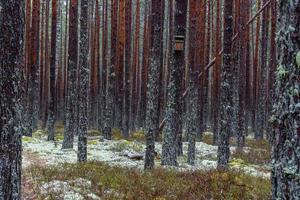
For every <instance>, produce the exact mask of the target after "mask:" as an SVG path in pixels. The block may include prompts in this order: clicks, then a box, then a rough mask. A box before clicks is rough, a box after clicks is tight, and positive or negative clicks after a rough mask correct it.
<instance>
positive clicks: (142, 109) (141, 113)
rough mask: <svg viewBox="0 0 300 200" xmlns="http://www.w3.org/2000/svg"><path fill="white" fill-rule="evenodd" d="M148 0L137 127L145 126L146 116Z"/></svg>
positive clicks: (146, 4)
mask: <svg viewBox="0 0 300 200" xmlns="http://www.w3.org/2000/svg"><path fill="white" fill-rule="evenodd" d="M149 18H150V16H149V2H146V3H145V20H144V21H145V23H144V33H143V35H144V36H143V37H144V38H143V60H142V66H141V67H142V75H141V77H142V81H141V94H140V98H139V103H138V118H139V128H140V127H143V128H145V118H146V99H147V83H148V70H149V60H148V57H149V45H150V41H149V39H150V38H149V33H150V25H149V21H150V20H149Z"/></svg>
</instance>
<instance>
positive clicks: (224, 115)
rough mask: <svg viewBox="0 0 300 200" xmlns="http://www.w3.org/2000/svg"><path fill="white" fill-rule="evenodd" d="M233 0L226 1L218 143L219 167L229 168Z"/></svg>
mask: <svg viewBox="0 0 300 200" xmlns="http://www.w3.org/2000/svg"><path fill="white" fill-rule="evenodd" d="M232 13H233V0H225V2H224V34H223V48H224V51H223V66H222V74H221V96H220V97H221V99H220V103H221V106H220V130H219V136H218V139H219V145H218V167H219V168H225V169H226V168H227V167H228V162H229V155H230V150H229V137H230V132H231V126H232V122H231V119H232V118H233V116H232V115H233V95H234V92H233V79H234V68H233V67H232V63H231V61H232V53H231V48H232V37H233V29H232V24H233V23H232V21H233V16H232Z"/></svg>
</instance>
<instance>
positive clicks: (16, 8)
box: [0, 0, 25, 200]
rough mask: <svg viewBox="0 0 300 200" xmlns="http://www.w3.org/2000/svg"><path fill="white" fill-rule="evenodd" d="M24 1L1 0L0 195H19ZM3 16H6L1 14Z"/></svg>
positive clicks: (3, 196)
mask: <svg viewBox="0 0 300 200" xmlns="http://www.w3.org/2000/svg"><path fill="white" fill-rule="evenodd" d="M24 7H25V2H24V1H20V0H9V1H1V2H0V8H1V9H0V17H1V19H0V33H1V34H0V44H1V45H0V91H1V92H0V110H1V111H0V199H3V200H4V199H5V200H6V199H9V200H18V199H21V159H22V158H21V116H20V115H21V114H22V107H21V105H22V104H21V96H22V88H21V76H22V70H23V65H24V58H23V45H24V44H23V34H24ZM2 16H5V18H2Z"/></svg>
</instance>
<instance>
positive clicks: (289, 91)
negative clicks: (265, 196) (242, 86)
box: [271, 0, 300, 200]
mask: <svg viewBox="0 0 300 200" xmlns="http://www.w3.org/2000/svg"><path fill="white" fill-rule="evenodd" d="M278 10H279V13H278V21H277V22H278V26H277V27H278V29H277V30H278V33H277V50H278V57H277V62H278V66H277V73H276V74H277V77H276V92H275V94H276V100H275V102H276V103H275V106H274V107H273V108H274V109H273V111H274V112H273V116H272V118H271V119H272V122H273V125H274V126H273V134H274V135H273V137H274V138H273V148H272V178H271V179H272V186H273V188H272V199H284V200H287V199H299V197H300V181H299V180H300V148H299V147H300V96H299V85H300V79H299V77H300V1H299V0H290V1H286V0H280V1H278Z"/></svg>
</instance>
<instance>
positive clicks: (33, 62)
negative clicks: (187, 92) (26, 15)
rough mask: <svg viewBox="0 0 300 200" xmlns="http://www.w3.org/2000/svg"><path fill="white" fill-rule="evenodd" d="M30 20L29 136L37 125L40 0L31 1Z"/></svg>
mask: <svg viewBox="0 0 300 200" xmlns="http://www.w3.org/2000/svg"><path fill="white" fill-rule="evenodd" d="M32 5H33V6H32V7H33V10H32V22H31V26H32V28H31V37H30V39H31V57H30V66H29V68H30V69H29V79H28V81H29V84H28V102H27V103H28V112H29V127H28V128H29V130H28V133H27V134H26V135H28V136H31V135H32V132H33V129H35V128H36V126H37V119H38V84H37V83H38V67H39V59H38V55H39V30H40V29H39V24H40V20H39V19H40V0H34V1H33V2H32Z"/></svg>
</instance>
